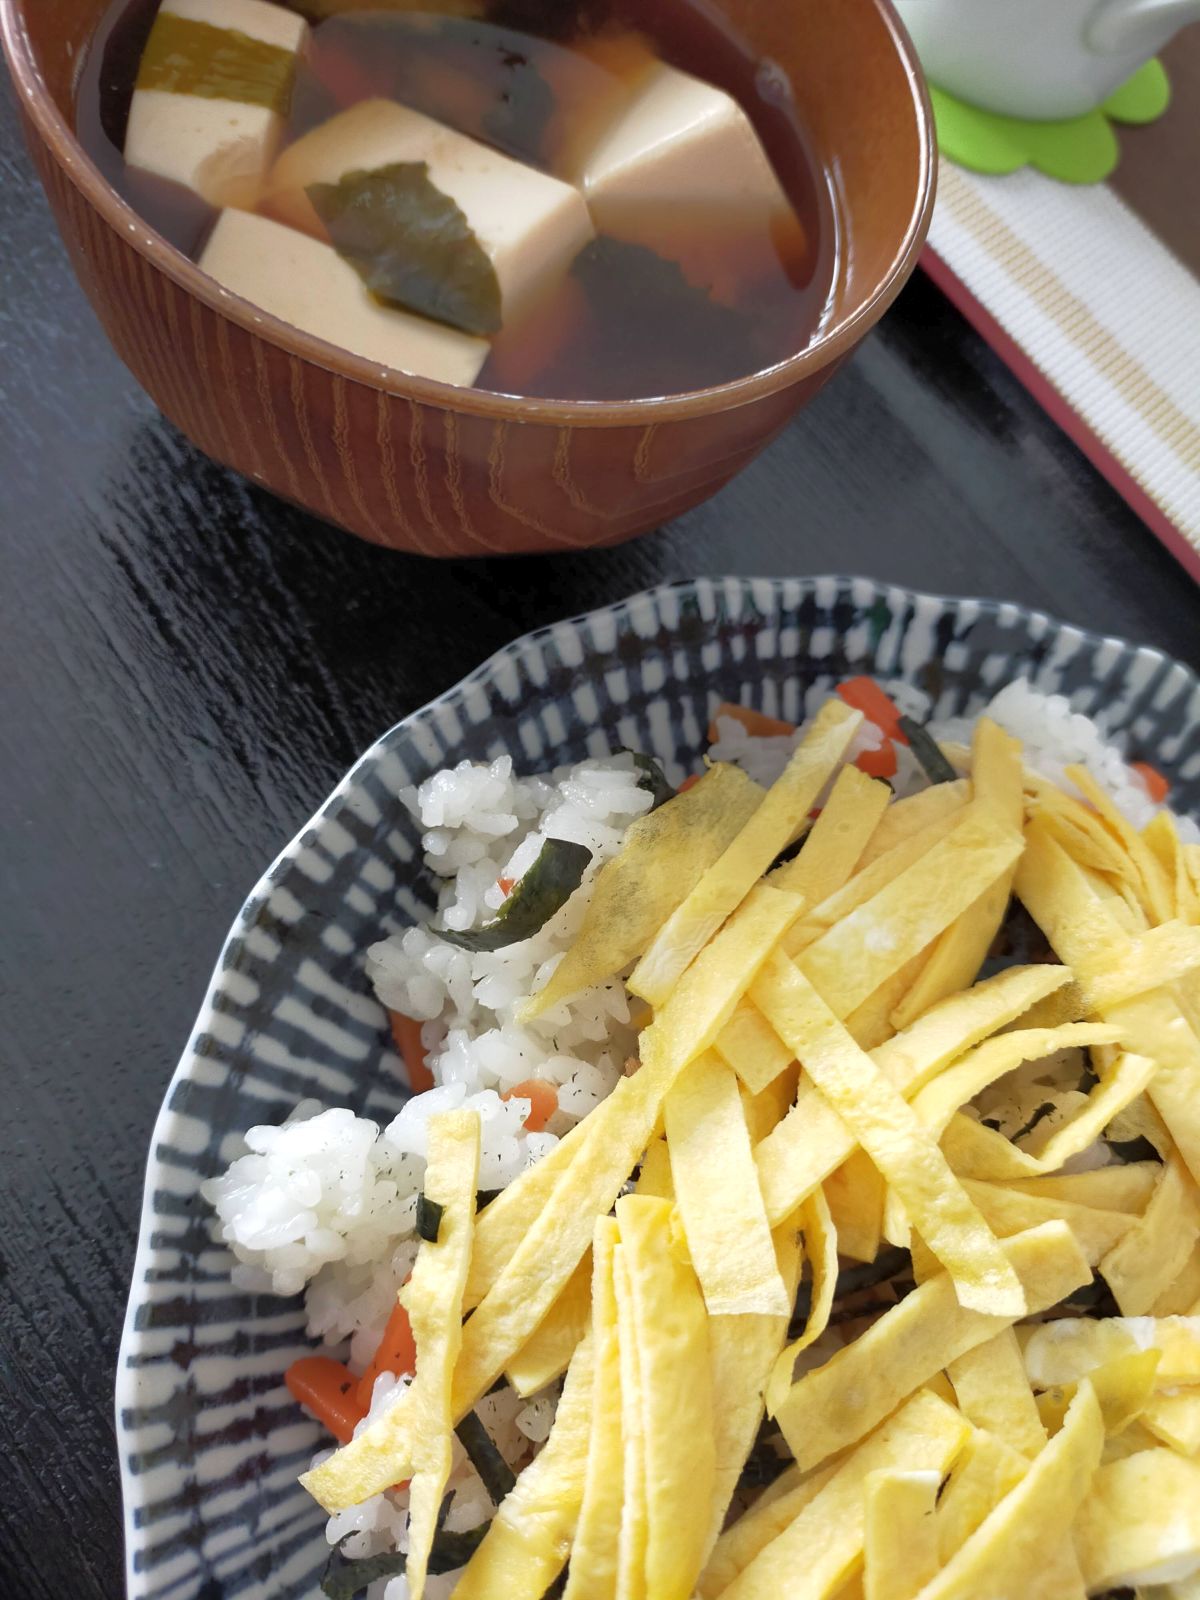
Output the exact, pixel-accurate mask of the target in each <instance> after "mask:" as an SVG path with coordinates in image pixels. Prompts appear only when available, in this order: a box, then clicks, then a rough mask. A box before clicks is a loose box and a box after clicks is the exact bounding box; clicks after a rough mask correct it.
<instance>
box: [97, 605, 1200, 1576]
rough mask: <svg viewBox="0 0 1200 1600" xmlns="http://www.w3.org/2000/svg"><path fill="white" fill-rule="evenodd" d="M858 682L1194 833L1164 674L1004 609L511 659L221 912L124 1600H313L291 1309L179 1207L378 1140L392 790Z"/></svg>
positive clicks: (1195, 705)
mask: <svg viewBox="0 0 1200 1600" xmlns="http://www.w3.org/2000/svg"><path fill="white" fill-rule="evenodd" d="M854 672H870V673H874V674H876V675H878V676H880V677H884V678H900V679H904V680H906V681H909V682H912V683H916V684H918V685H919V686H920V687H922V688H924V689H926V690H927V691H928V692H929V693H930V694H931V695H932V697H933V699H934V703H935V715H938V716H949V715H954V714H958V713H961V712H964V711H970V710H972V709H973V708H975V707H977V706H978V705H979V703H980V702H981V701H982V700H983V699H985V698H987V697H988V696H989V695H990V694H992V693H993V692H995V690H997V689H998V688H1000V687H1001V686H1002V685H1003V684H1004V683H1006V682H1008V681H1009V680H1010V679H1012V678H1013V677H1015V676H1018V675H1021V674H1026V675H1028V676H1030V677H1031V678H1032V679H1033V681H1034V682H1035V683H1036V684H1037V685H1038V686H1039V687H1041V688H1045V689H1049V690H1055V691H1059V692H1062V693H1064V694H1066V695H1068V696H1069V697H1070V700H1071V703H1072V705H1073V706H1074V707H1075V708H1076V709H1078V710H1082V711H1085V712H1087V713H1088V714H1089V715H1093V716H1095V717H1096V718H1097V719H1098V720H1099V721H1100V723H1101V724H1102V726H1103V727H1104V728H1105V729H1106V730H1108V731H1109V732H1110V733H1111V734H1113V735H1116V736H1119V737H1120V738H1121V740H1122V741H1123V742H1124V743H1125V744H1126V747H1127V749H1128V751H1129V753H1130V754H1131V755H1134V756H1143V755H1144V756H1151V757H1152V758H1153V759H1154V761H1155V763H1156V764H1157V765H1159V766H1160V767H1161V768H1162V769H1163V770H1164V771H1165V772H1166V773H1167V774H1168V775H1169V776H1170V777H1171V779H1172V781H1173V784H1174V789H1173V799H1174V801H1175V802H1176V803H1177V804H1178V805H1180V806H1181V807H1182V808H1183V809H1187V810H1191V811H1192V812H1196V811H1200V682H1198V681H1197V679H1196V677H1195V675H1194V674H1193V673H1192V672H1190V671H1189V670H1188V669H1187V668H1185V667H1183V666H1181V665H1180V664H1179V663H1178V662H1175V661H1172V660H1170V659H1169V658H1167V657H1166V656H1164V655H1162V654H1160V653H1159V652H1157V651H1155V650H1151V649H1138V648H1135V647H1133V646H1131V645H1128V644H1125V643H1123V642H1122V641H1120V640H1118V639H1105V638H1098V637H1096V636H1094V635H1090V634H1087V633H1084V632H1081V631H1080V630H1079V629H1077V628H1073V627H1068V626H1064V625H1063V624H1061V623H1058V622H1055V621H1053V620H1052V619H1051V618H1049V617H1047V616H1044V615H1042V614H1041V613H1038V612H1031V611H1028V610H1025V609H1023V608H1022V607H1020V606H1016V605H1005V604H998V603H995V602H992V601H979V600H946V599H938V598H934V597H931V596H928V595H919V594H913V593H910V592H909V591H907V590H903V589H897V588H889V587H884V586H881V585H879V584H875V583H872V582H870V581H867V580H865V579H860V578H832V577H830V578H803V579H799V578H798V579H784V580H775V579H761V580H754V579H741V578H726V579H719V580H709V579H696V580H694V581H691V582H687V583H681V584H677V585H674V586H670V587H664V588H659V589H654V590H651V591H649V592H647V593H644V594H639V595H635V596H634V597H633V598H632V599H630V600H626V601H624V602H622V603H621V604H618V605H614V606H609V607H606V608H604V609H603V610H600V611H594V612H591V613H590V614H589V615H587V616H584V617H579V618H576V619H574V620H572V621H569V622H562V623H558V624H556V625H555V626H553V627H550V628H546V629H543V630H542V631H541V632H538V633H534V634H530V635H528V636H527V637H525V638H523V639H519V640H517V642H516V643H515V644H512V645H510V646H509V647H508V648H507V649H505V650H502V651H500V652H499V654H497V655H495V656H493V657H492V659H491V660H490V661H488V662H486V663H485V664H484V665H483V666H482V667H480V668H479V669H478V671H476V672H474V673H472V674H471V676H470V677H468V678H466V679H465V680H464V681H463V682H462V683H460V684H459V685H458V686H457V687H456V688H454V689H451V690H450V691H449V692H448V693H446V694H444V695H442V696H441V697H440V698H439V699H437V700H435V701H433V702H432V703H431V704H430V705H428V706H426V707H425V708H424V709H423V710H421V711H418V712H416V713H415V714H414V715H413V716H411V717H408V718H406V719H405V720H404V721H403V722H401V723H399V724H398V725H397V726H396V727H394V728H392V729H391V730H390V732H388V733H386V734H385V735H384V736H383V738H381V739H380V740H379V741H378V743H377V744H375V745H373V746H372V747H371V748H370V749H369V750H368V751H367V753H366V754H365V755H364V756H363V757H362V759H361V760H360V761H359V762H358V764H357V765H356V766H355V767H354V768H353V770H352V771H351V772H349V773H348V774H347V776H346V777H345V779H344V780H343V781H342V783H340V784H339V785H338V787H337V789H336V790H335V791H334V793H333V794H332V795H331V796H330V798H329V799H328V801H327V802H326V803H325V804H324V805H323V806H322V808H321V810H320V811H319V812H318V813H317V815H316V816H315V817H314V818H313V819H312V821H311V822H310V823H309V824H308V826H307V827H305V828H304V829H303V831H302V832H301V833H300V834H299V835H298V836H297V838H295V839H294V840H293V841H292V842H291V844H289V845H288V846H287V848H286V849H285V850H284V851H283V852H282V853H281V854H280V856H279V857H278V859H277V860H276V861H275V862H274V863H273V864H272V866H271V867H270V868H269V869H268V871H267V872H266V874H265V875H264V877H263V878H262V880H261V881H260V882H259V883H258V885H257V886H256V888H255V889H254V891H253V893H252V894H251V895H250V898H249V899H248V900H247V901H246V904H245V905H244V907H243V908H242V910H241V912H240V914H239V916H238V918H237V921H236V923H235V924H234V927H233V930H232V932H231V933H230V935H229V938H228V940H227V941H226V944H225V948H224V950H223V951H222V952H221V956H220V959H219V961H218V963H217V967H216V971H215V972H214V974H213V978H212V982H211V984H210V986H209V990H208V995H207V997H206V999H205V1002H204V1006H203V1009H202V1011H201V1013H200V1016H199V1018H198V1020H197V1023H196V1027H195V1030H194V1032H193V1034H192V1037H191V1039H190V1041H189V1043H188V1046H187V1049H186V1051H185V1052H184V1055H183V1059H182V1061H181V1062H180V1064H179V1066H178V1068H177V1070H176V1072H175V1075H174V1077H173V1078H172V1080H171V1083H170V1086H169V1088H168V1090H167V1094H166V1098H165V1101H164V1103H163V1107H162V1111H161V1113H160V1115H159V1118H158V1122H157V1125H156V1127H155V1131H154V1138H153V1144H152V1149H151V1152H150V1160H149V1167H148V1172H147V1178H146V1191H145V1202H144V1210H143V1214H142V1223H141V1233H140V1238H139V1244H138V1251H137V1259H136V1262H135V1266H134V1272H133V1281H132V1285H131V1288H130V1297H129V1309H128V1313H127V1318H126V1323H125V1331H124V1338H123V1341H122V1345H121V1353H120V1360H119V1367H118V1375H117V1394H116V1409H117V1434H118V1446H119V1450H120V1459H121V1469H122V1477H123V1483H124V1495H125V1524H126V1548H127V1568H128V1593H129V1596H130V1600H151V1597H153V1600H233V1597H234V1596H237V1597H239V1600H310V1597H314V1596H316V1595H317V1594H318V1575H319V1572H320V1568H321V1565H322V1562H323V1560H324V1557H325V1554H326V1547H325V1542H324V1539H323V1537H322V1520H323V1519H322V1517H321V1515H320V1513H319V1512H318V1511H317V1509H316V1508H315V1507H314V1505H313V1504H312V1502H311V1501H310V1500H309V1498H308V1496H307V1495H306V1494H305V1493H304V1491H303V1490H301V1489H300V1488H299V1487H298V1486H297V1484H296V1481H295V1480H296V1474H297V1473H298V1472H299V1471H301V1470H303V1468H304V1466H305V1465H306V1464H307V1462H308V1459H309V1457H310V1456H311V1455H312V1453H313V1451H314V1450H315V1449H316V1448H318V1445H319V1442H320V1436H319V1430H318V1429H317V1427H316V1426H315V1425H314V1424H313V1423H311V1422H309V1421H308V1420H307V1419H306V1418H305V1417H304V1416H303V1415H302V1414H301V1412H300V1411H299V1410H298V1408H297V1407H296V1406H295V1405H293V1404H292V1402H291V1401H290V1399H289V1396H288V1394H287V1391H286V1390H285V1388H284V1386H283V1372H284V1369H285V1368H286V1367H287V1365H288V1363H289V1362H290V1361H291V1360H293V1359H294V1358H295V1357H296V1356H298V1355H301V1354H302V1353H304V1352H305V1349H306V1344H305V1338H304V1323H303V1315H302V1311H301V1307H300V1304H299V1302H298V1301H287V1300H276V1299H270V1298H266V1297H262V1298H256V1297H251V1296H247V1295H245V1294H241V1293H239V1292H238V1291H236V1290H235V1289H234V1288H233V1287H232V1285H231V1283H230V1277H229V1272H230V1267H231V1266H232V1258H231V1257H230V1255H229V1254H228V1252H227V1251H226V1250H225V1249H224V1247H223V1246H218V1245H215V1244H214V1243H213V1238H212V1234H211V1231H210V1226H209V1217H208V1214H207V1208H206V1207H205V1205H204V1203H203V1202H202V1201H201V1200H200V1197H199V1194H198V1190H199V1185H200V1183H201V1182H202V1181H203V1180H204V1179H205V1178H207V1177H209V1176H211V1175H212V1174H214V1173H215V1172H217V1171H218V1170H220V1169H221V1168H222V1167H223V1166H224V1165H225V1164H226V1163H227V1162H228V1161H229V1160H230V1159H232V1157H233V1156H234V1155H235V1154H237V1153H238V1141H239V1138H240V1135H241V1134H242V1133H243V1132H244V1131H245V1130H246V1129H247V1128H248V1127H250V1126H251V1125H252V1124H254V1123H257V1122H274V1121H279V1120H281V1119H282V1118H283V1117H284V1116H286V1115H287V1113H288V1111H289V1110H290V1109H291V1108H292V1106H293V1105H294V1104H295V1102H296V1101H297V1100H299V1099H301V1098H302V1097H304V1096H311V1097H313V1098H316V1099H318V1100H320V1101H322V1102H324V1103H326V1104H329V1105H349V1106H352V1107H353V1108H354V1109H355V1110H356V1111H358V1112H360V1113H363V1114H365V1115H368V1116H373V1117H375V1118H377V1119H385V1120H386V1119H387V1118H388V1117H389V1116H390V1115H391V1114H392V1113H393V1112H394V1110H395V1108H396V1106H397V1104H398V1101H399V1099H400V1097H401V1095H402V1090H401V1089H400V1087H399V1079H398V1077H397V1072H396V1069H397V1066H398V1063H397V1062H396V1060H395V1057H394V1056H393V1054H392V1051H391V1047H390V1042H389V1039H388V1035H387V1029H386V1026H385V1017H384V1014H383V1012H382V1011H381V1009H380V1008H379V1006H378V1005H377V1004H376V1002H375V1000H374V998H373V997H372V995H371V992H370V989H369V986H368V984H367V981H366V977H365V974H364V970H363V955H364V951H365V950H366V947H367V945H368V944H370V943H371V942H372V940H374V939H376V938H378V937H380V931H381V930H388V931H390V930H393V929H395V928H398V927H401V926H403V925H405V924H406V923H408V922H410V921H411V920H413V919H414V918H417V917H419V916H421V915H422V913H423V910H424V908H425V907H426V906H427V905H428V903H429V900H430V891H429V886H428V885H427V884H426V883H425V882H424V881H423V879H422V874H421V871H420V862H419V844H418V837H417V831H416V829H415V828H414V826H413V824H412V821H411V819H410V818H409V817H408V815H407V813H406V812H405V810H404V808H403V807H402V806H401V805H400V804H399V803H398V801H397V792H398V791H399V790H400V789H401V788H402V787H403V786H405V785H406V784H412V783H419V782H420V781H421V780H422V779H424V778H425V777H427V776H428V775H429V774H430V773H431V772H433V771H435V770H436V769H437V768H439V767H442V766H445V765H447V764H449V763H452V762H456V761H459V760H462V759H463V758H470V759H473V760H488V759H492V758H494V757H495V756H497V755H500V754H503V753H506V752H507V753H509V754H511V755H512V756H513V759H514V762H515V763H516V765H517V766H518V768H519V769H524V770H537V769H541V768H545V767H548V766H553V765H556V764H558V763H559V762H563V761H577V760H579V759H581V758H582V757H583V756H585V755H588V754H590V755H603V754H605V753H607V752H608V751H610V750H612V749H614V748H616V747H618V746H625V747H629V748H633V749H638V750H644V751H648V752H650V753H652V754H653V755H655V756H657V757H658V758H659V759H660V760H661V761H662V762H663V763H664V764H665V766H666V768H667V770H668V773H669V774H671V775H672V776H673V777H675V778H676V779H678V778H680V777H682V776H683V774H684V773H685V772H686V771H689V770H691V769H692V768H694V766H695V764H696V754H697V752H698V750H699V749H700V748H701V747H702V744H703V738H704V729H705V727H706V725H707V722H708V717H709V712H710V710H711V708H712V706H713V704H714V703H715V701H716V700H718V699H724V700H734V701H742V702H744V703H746V704H749V705H753V706H756V707H758V708H759V709H760V710H763V711H766V712H768V713H771V714H773V715H778V716H782V717H786V718H789V719H791V720H799V719H800V718H801V717H802V715H803V714H804V708H805V705H806V703H808V704H811V703H812V700H813V698H814V697H815V696H817V695H819V694H820V693H822V692H824V691H827V689H828V687H829V685H830V684H831V682H833V681H836V680H837V679H838V678H840V677H844V676H846V675H847V674H849V673H854Z"/></svg>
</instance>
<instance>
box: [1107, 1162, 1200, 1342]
mask: <svg viewBox="0 0 1200 1600" xmlns="http://www.w3.org/2000/svg"><path fill="white" fill-rule="evenodd" d="M1197 1239H1200V1190H1197V1187H1196V1185H1195V1183H1194V1182H1193V1181H1192V1175H1191V1173H1190V1172H1189V1171H1188V1170H1187V1168H1186V1167H1185V1166H1184V1164H1183V1162H1182V1161H1181V1160H1180V1159H1179V1157H1178V1156H1177V1155H1175V1154H1172V1155H1170V1156H1169V1157H1168V1158H1167V1162H1166V1164H1165V1166H1164V1167H1163V1171H1162V1177H1161V1179H1160V1180H1159V1184H1158V1187H1157V1189H1156V1190H1155V1191H1154V1194H1153V1195H1152V1196H1151V1198H1150V1204H1149V1205H1148V1206H1147V1207H1146V1210H1145V1213H1144V1215H1143V1216H1141V1217H1139V1218H1138V1219H1137V1221H1136V1222H1135V1223H1134V1225H1133V1227H1132V1228H1130V1229H1129V1231H1128V1233H1126V1234H1125V1235H1124V1237H1123V1238H1121V1239H1120V1240H1118V1242H1117V1243H1116V1244H1115V1245H1113V1247H1112V1249H1111V1250H1110V1251H1109V1252H1108V1254H1107V1255H1106V1256H1105V1257H1104V1259H1103V1261H1101V1263H1100V1273H1101V1276H1102V1277H1103V1278H1104V1280H1105V1281H1106V1283H1107V1284H1108V1286H1109V1288H1110V1289H1111V1290H1112V1292H1113V1299H1114V1300H1115V1301H1116V1302H1117V1305H1118V1306H1119V1307H1120V1308H1121V1314H1122V1315H1123V1316H1126V1317H1139V1316H1141V1315H1143V1313H1145V1312H1148V1311H1150V1310H1151V1309H1152V1308H1153V1306H1154V1303H1155V1301H1156V1300H1157V1299H1158V1298H1159V1297H1160V1296H1161V1295H1162V1294H1163V1293H1164V1292H1165V1291H1166V1290H1168V1289H1170V1287H1171V1286H1172V1284H1174V1283H1175V1282H1176V1280H1177V1279H1178V1278H1179V1276H1180V1274H1181V1273H1182V1272H1183V1270H1184V1268H1185V1267H1186V1266H1187V1264H1188V1260H1189V1258H1190V1257H1191V1254H1192V1251H1193V1250H1194V1249H1195V1247H1196V1242H1197Z"/></svg>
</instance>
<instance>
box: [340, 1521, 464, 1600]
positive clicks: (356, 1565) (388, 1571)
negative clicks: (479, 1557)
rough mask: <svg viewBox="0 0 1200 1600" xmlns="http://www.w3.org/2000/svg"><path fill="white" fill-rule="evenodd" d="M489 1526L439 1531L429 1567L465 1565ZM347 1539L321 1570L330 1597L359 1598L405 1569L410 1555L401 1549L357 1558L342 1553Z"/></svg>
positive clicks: (434, 1570)
mask: <svg viewBox="0 0 1200 1600" xmlns="http://www.w3.org/2000/svg"><path fill="white" fill-rule="evenodd" d="M490 1526H491V1524H490V1523H488V1522H481V1523H480V1525H479V1526H478V1527H477V1528H470V1529H468V1530H467V1532H466V1533H446V1532H445V1531H443V1532H441V1533H439V1534H438V1536H437V1538H436V1539H435V1540H434V1541H433V1549H432V1551H431V1552H430V1555H429V1571H430V1572H431V1573H439V1574H440V1573H443V1572H455V1571H457V1570H458V1568H459V1567H465V1566H466V1564H467V1562H468V1561H469V1560H470V1559H471V1557H472V1556H473V1555H474V1554H475V1552H476V1550H478V1549H479V1546H480V1545H481V1544H482V1543H483V1536H484V1534H485V1533H486V1532H487V1531H488V1528H489V1527H490ZM353 1537H354V1535H353V1534H347V1535H346V1538H347V1539H352V1538H353ZM345 1542H346V1539H343V1540H342V1541H341V1543H340V1544H338V1545H336V1546H335V1547H334V1549H332V1550H331V1551H330V1552H329V1559H328V1561H326V1563H325V1570H324V1571H323V1572H322V1573H321V1593H322V1594H323V1595H325V1596H327V1600H356V1597H357V1596H359V1595H362V1594H365V1593H366V1591H367V1589H368V1588H369V1587H370V1585H371V1584H373V1583H375V1582H377V1581H378V1580H379V1579H380V1578H396V1577H399V1575H400V1574H401V1573H402V1572H403V1571H404V1570H405V1566H406V1564H407V1559H408V1558H407V1557H406V1556H405V1554H404V1552H403V1551H401V1550H385V1551H384V1552H383V1553H382V1554H380V1555H377V1556H363V1557H362V1558H361V1559H360V1560H358V1561H354V1560H352V1559H351V1558H350V1557H349V1556H344V1555H343V1554H342V1545H343V1544H345Z"/></svg>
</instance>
